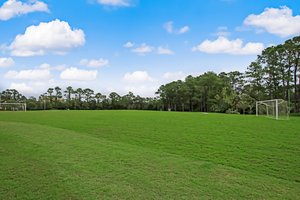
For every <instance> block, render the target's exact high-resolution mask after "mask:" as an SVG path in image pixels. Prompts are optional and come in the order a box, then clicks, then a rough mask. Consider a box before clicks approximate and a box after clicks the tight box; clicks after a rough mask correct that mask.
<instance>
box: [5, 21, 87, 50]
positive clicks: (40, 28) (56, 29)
mask: <svg viewBox="0 0 300 200" xmlns="http://www.w3.org/2000/svg"><path fill="white" fill-rule="evenodd" d="M84 43H85V35H84V32H83V30H81V29H74V30H72V29H71V27H70V25H69V24H68V22H64V21H60V20H58V19H56V20H54V21H51V22H48V23H45V22H42V23H40V24H39V25H37V26H34V25H33V26H29V27H27V28H26V31H25V33H24V34H20V35H17V36H16V38H15V40H14V41H13V42H12V43H11V44H10V46H9V48H10V49H11V54H12V55H14V56H36V55H45V54H46V53H47V52H52V53H55V54H65V53H67V52H68V51H69V50H71V49H73V48H76V47H80V46H82V45H84Z"/></svg>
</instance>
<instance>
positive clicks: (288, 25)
mask: <svg viewBox="0 0 300 200" xmlns="http://www.w3.org/2000/svg"><path fill="white" fill-rule="evenodd" d="M299 34H300V2H299V1H298V0H276V1H273V0H261V1H257V2H255V3H254V1H251V0H209V1H200V0H199V1H196V0H76V1H71V0H61V1H58V0H39V1H36V0H33V1H32V0H30V1H27V0H4V1H0V35H1V37H0V90H3V89H6V88H14V89H18V90H19V91H20V92H22V93H23V94H26V95H27V96H29V95H34V96H38V95H39V94H41V93H42V92H45V91H46V90H47V88H49V87H55V86H57V85H59V86H61V87H66V86H68V85H71V86H73V87H75V88H76V87H82V88H86V87H90V88H92V89H94V90H95V91H97V92H98V91H100V92H102V93H104V94H108V93H110V92H112V91H115V92H118V93H120V94H122V95H123V94H126V93H127V92H128V91H132V92H134V93H135V94H139V95H142V96H154V92H155V91H156V90H157V89H158V87H159V86H160V85H161V84H165V83H167V82H170V81H172V80H177V79H182V78H184V77H185V76H186V75H189V74H192V75H195V76H196V75H199V74H201V73H203V72H206V71H214V72H217V73H219V72H221V71H226V72H228V71H232V70H239V71H245V70H246V68H247V66H248V64H249V63H250V62H251V61H253V60H254V59H255V58H256V55H257V54H259V53H260V52H261V50H262V49H263V48H265V47H268V46H270V45H274V44H279V43H281V42H283V41H285V40H286V39H289V38H292V37H293V36H296V35H299Z"/></svg>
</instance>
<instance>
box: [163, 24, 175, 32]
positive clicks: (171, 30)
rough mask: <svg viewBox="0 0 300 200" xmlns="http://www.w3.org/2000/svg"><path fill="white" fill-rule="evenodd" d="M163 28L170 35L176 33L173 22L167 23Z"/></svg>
mask: <svg viewBox="0 0 300 200" xmlns="http://www.w3.org/2000/svg"><path fill="white" fill-rule="evenodd" d="M163 27H164V29H165V30H166V31H167V32H168V33H173V31H174V29H173V22H172V21H169V22H166V23H165V24H164V26H163Z"/></svg>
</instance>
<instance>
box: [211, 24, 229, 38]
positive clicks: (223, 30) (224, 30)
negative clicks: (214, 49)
mask: <svg viewBox="0 0 300 200" xmlns="http://www.w3.org/2000/svg"><path fill="white" fill-rule="evenodd" d="M214 35H216V36H223V37H228V36H230V32H229V31H228V28H227V27H226V26H220V27H218V31H217V33H216V34H214Z"/></svg>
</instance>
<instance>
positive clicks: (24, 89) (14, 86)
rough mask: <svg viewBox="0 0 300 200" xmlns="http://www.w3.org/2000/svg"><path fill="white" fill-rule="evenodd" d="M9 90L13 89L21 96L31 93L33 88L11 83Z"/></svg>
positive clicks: (24, 84) (23, 84)
mask: <svg viewBox="0 0 300 200" xmlns="http://www.w3.org/2000/svg"><path fill="white" fill-rule="evenodd" d="M9 89H15V90H17V91H18V92H20V93H21V94H31V93H33V88H32V87H30V86H28V85H27V84H26V83H11V84H10V86H9Z"/></svg>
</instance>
